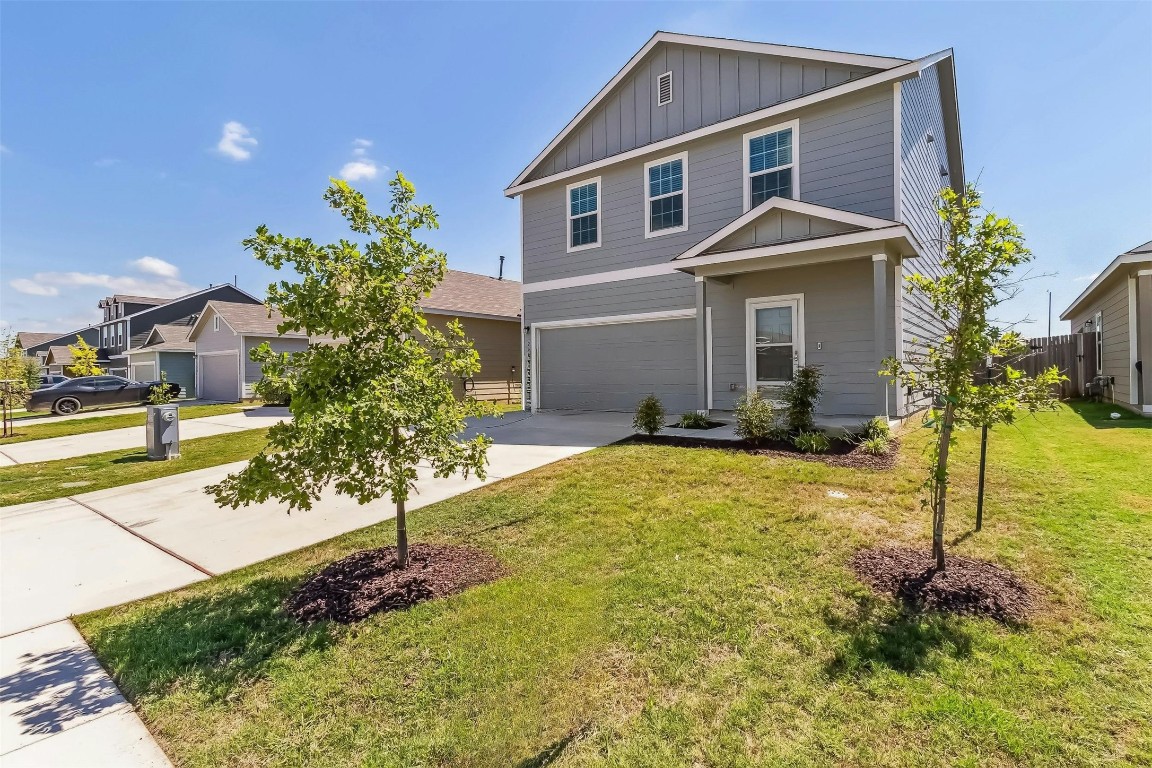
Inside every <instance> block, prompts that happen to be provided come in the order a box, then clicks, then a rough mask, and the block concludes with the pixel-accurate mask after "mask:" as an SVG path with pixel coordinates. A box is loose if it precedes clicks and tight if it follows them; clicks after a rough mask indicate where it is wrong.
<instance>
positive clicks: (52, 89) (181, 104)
mask: <svg viewBox="0 0 1152 768" xmlns="http://www.w3.org/2000/svg"><path fill="white" fill-rule="evenodd" d="M659 29H664V30H669V31H676V32H684V33H695V34H707V35H718V36H727V37H737V38H743V39H752V40H760V41H766V42H777V43H784V44H791V45H804V46H814V47H822V48H831V49H839V50H849V51H857V52H862V53H874V54H883V55H893V56H901V57H907V58H913V57H918V56H922V55H924V54H927V53H930V52H933V51H937V50H940V49H942V48H947V47H953V48H955V50H956V59H957V67H958V78H959V89H960V108H961V120H962V128H963V135H964V144H965V158H966V164H967V169H968V174H969V176H970V177H971V178H975V177H979V178H980V182H981V187H982V188H983V190H984V192H985V199H986V201H987V202H988V203H989V204H990V205H991V206H993V207H994V208H995V209H996V210H997V211H998V212H1000V213H1002V214H1006V215H1009V216H1011V217H1012V218H1014V219H1015V220H1016V221H1017V222H1018V223H1019V224H1020V225H1021V226H1022V227H1023V229H1024V231H1025V234H1026V235H1027V236H1028V241H1029V244H1030V245H1031V247H1032V249H1033V250H1034V251H1035V253H1036V256H1037V259H1036V262H1035V265H1034V271H1035V272H1036V273H1052V276H1050V277H1040V278H1037V279H1035V280H1033V281H1031V282H1029V283H1028V284H1027V286H1026V292H1025V294H1024V295H1023V296H1022V297H1021V298H1019V299H1017V300H1016V301H1014V302H1013V303H1012V304H1011V305H1010V306H1008V307H1007V308H1005V311H1004V312H1003V313H1002V315H1003V316H1004V317H1005V318H1006V319H1019V318H1021V317H1023V316H1025V315H1030V316H1032V317H1033V318H1036V319H1037V321H1038V322H1037V323H1035V324H1034V325H1033V326H1031V330H1032V331H1033V332H1034V333H1036V334H1037V335H1041V334H1043V333H1044V331H1045V328H1044V318H1045V316H1046V304H1047V293H1046V292H1047V291H1048V290H1049V289H1050V290H1052V292H1053V296H1054V310H1055V311H1054V314H1056V313H1058V312H1059V310H1060V309H1062V308H1063V307H1064V306H1065V305H1066V304H1067V303H1068V302H1069V301H1070V300H1071V299H1072V298H1074V297H1075V296H1076V295H1077V294H1078V293H1079V292H1080V290H1082V289H1083V288H1084V286H1086V285H1087V282H1088V280H1090V276H1091V275H1092V274H1093V273H1095V272H1096V271H1098V270H1099V269H1101V268H1102V267H1103V266H1104V265H1105V264H1107V262H1108V261H1109V260H1110V259H1111V258H1112V257H1113V256H1115V255H1116V254H1118V253H1121V252H1123V251H1125V250H1127V249H1129V248H1131V247H1132V246H1134V245H1137V244H1140V243H1142V242H1145V241H1147V240H1149V239H1152V142H1150V139H1152V52H1150V50H1152V46H1150V45H1149V40H1152V4H1150V3H1118V4H1108V3H1084V4H1076V3H1026V4H1003V5H997V4H991V3H963V4H943V3H941V4H931V3H918V4H910V3H902V4H885V3H847V4H843V3H802V4H801V3H796V4H793V3H757V4H697V3H671V2H663V3H655V4H639V3H637V4H625V3H615V4H599V5H589V4H562V3H538V4H528V3H520V4H483V3H456V4H448V5H434V4H428V3H425V4H419V5H416V4H411V5H407V4H385V3H362V4H353V3H325V4H319V3H317V4H310V3H257V4H243V3H153V4H119V3H81V4H67V3H12V2H8V3H4V4H3V8H2V24H0V106H2V110H3V121H2V123H0V143H2V144H3V149H2V150H0V322H5V323H8V324H10V325H12V326H15V327H16V328H17V329H18V330H61V331H66V330H70V329H71V328H74V327H76V326H78V325H81V324H84V323H87V322H90V321H92V320H93V319H96V318H97V316H98V314H97V310H96V301H97V300H98V299H99V298H100V297H101V296H104V295H107V294H109V293H113V292H122V293H132V292H140V293H146V294H150V293H169V294H175V293H179V292H182V291H183V290H185V289H186V288H190V287H196V288H199V287H204V286H206V285H207V284H208V283H219V282H224V281H230V280H232V279H233V275H236V276H238V279H239V284H240V286H241V287H242V288H246V289H248V290H249V291H251V292H253V293H257V294H261V295H262V294H263V289H264V287H265V286H266V285H267V283H268V282H269V281H270V280H271V279H272V278H273V277H274V273H272V272H271V271H270V270H268V269H266V268H264V267H263V266H262V265H260V264H259V263H257V262H255V261H254V259H252V257H251V256H250V255H249V254H247V253H246V252H244V251H243V250H242V249H241V247H240V245H239V243H240V241H241V240H242V239H243V238H244V237H246V236H248V235H249V234H250V233H251V232H252V231H253V230H254V229H255V227H256V226H257V225H258V224H261V223H264V224H267V225H268V226H269V227H271V228H272V229H273V230H275V231H282V232H286V233H289V234H299V235H309V236H312V237H314V238H317V239H332V238H336V237H339V236H341V235H342V234H344V230H343V229H342V228H341V227H340V221H339V220H338V219H337V218H336V217H335V215H334V214H333V213H331V212H329V211H328V210H327V209H326V208H325V207H324V205H323V203H322V201H321V199H320V198H321V194H322V193H323V189H324V187H325V185H326V183H327V179H328V177H329V176H333V175H339V174H341V172H344V173H347V174H349V176H350V177H358V178H357V179H356V181H355V182H354V183H355V184H356V185H357V186H358V187H359V188H361V189H362V190H363V191H364V192H365V193H366V194H367V195H368V197H369V200H370V202H373V203H375V204H376V205H377V206H380V207H383V206H384V205H385V204H386V202H387V195H386V192H387V187H386V183H387V180H388V178H390V177H391V175H392V173H393V172H394V171H395V170H396V169H400V170H403V171H404V173H405V174H406V175H407V176H408V177H409V178H410V179H412V180H413V182H414V183H415V184H416V186H417V188H418V190H419V194H420V196H421V198H422V199H423V200H425V201H427V202H431V203H432V204H433V205H434V206H435V207H436V209H437V210H438V211H439V213H440V215H441V225H442V229H441V230H440V231H439V232H437V233H435V234H434V235H433V236H432V237H430V238H429V240H430V241H431V242H432V243H434V244H435V245H436V246H437V247H439V248H441V249H443V250H445V251H446V252H447V253H448V258H449V264H450V266H452V267H454V268H457V269H465V270H470V271H476V272H485V273H489V274H495V271H496V268H497V261H498V257H499V256H500V255H501V254H503V255H505V256H507V257H508V262H507V266H506V270H507V271H506V274H508V275H511V276H513V277H518V276H519V273H520V263H519V235H518V231H517V228H518V211H517V205H518V204H517V203H516V202H513V201H511V200H508V199H506V198H504V196H503V194H502V190H503V188H504V186H505V185H506V184H507V183H508V182H509V181H510V180H511V179H512V178H513V177H515V175H516V174H517V173H518V172H519V171H520V170H521V169H522V168H523V167H524V166H525V165H526V164H527V163H528V162H529V161H530V160H531V159H532V158H533V157H534V156H535V154H536V153H537V152H538V151H539V149H541V148H542V147H543V146H544V145H545V144H546V143H547V142H548V141H549V140H550V139H551V138H552V137H553V136H554V135H555V134H556V133H557V132H558V131H559V130H560V129H561V128H562V127H563V126H564V125H565V124H566V123H567V121H568V120H569V119H570V118H571V117H572V116H573V115H574V114H575V113H576V112H577V111H579V109H580V108H581V107H582V106H583V105H584V104H585V103H586V102H587V101H588V100H589V99H590V98H591V97H592V96H593V95H594V94H595V93H596V91H597V90H598V89H599V88H600V87H601V86H602V85H603V84H604V83H605V82H606V81H607V80H609V79H610V78H611V77H612V75H613V74H614V73H615V72H616V70H618V69H619V68H620V66H622V65H623V64H624V62H625V61H627V59H628V58H629V57H630V56H631V55H632V54H633V53H634V52H635V51H636V50H637V49H638V48H640V46H641V45H643V44H644V42H645V41H646V40H647V39H648V37H649V36H651V35H652V33H653V32H655V31H656V30H659ZM350 164H352V165H351V166H350ZM371 169H375V177H373V178H369V177H368V176H369V175H370V174H371ZM1065 325H1066V324H1060V323H1056V324H1055V325H1054V329H1056V328H1059V329H1063V328H1064V327H1065Z"/></svg>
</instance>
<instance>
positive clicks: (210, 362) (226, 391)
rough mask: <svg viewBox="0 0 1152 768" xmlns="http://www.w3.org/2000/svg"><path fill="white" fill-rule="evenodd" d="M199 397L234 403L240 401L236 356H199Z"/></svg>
mask: <svg viewBox="0 0 1152 768" xmlns="http://www.w3.org/2000/svg"><path fill="white" fill-rule="evenodd" d="M197 364H198V365H199V366H200V389H199V397H200V398H201V399H204V400H223V401H225V402H235V401H237V400H239V399H240V389H239V387H240V373H239V368H238V366H237V362H236V355H200V356H199V360H198V361H197Z"/></svg>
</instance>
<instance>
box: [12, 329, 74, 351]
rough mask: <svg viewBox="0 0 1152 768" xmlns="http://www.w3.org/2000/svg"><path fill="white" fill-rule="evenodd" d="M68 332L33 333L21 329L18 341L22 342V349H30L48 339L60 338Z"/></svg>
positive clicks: (18, 333) (17, 336)
mask: <svg viewBox="0 0 1152 768" xmlns="http://www.w3.org/2000/svg"><path fill="white" fill-rule="evenodd" d="M66 334H67V332H65V333H33V332H31V331H19V332H17V334H16V341H18V342H19V343H20V348H21V349H28V348H29V347H34V346H36V345H37V344H43V343H44V342H46V341H52V340H53V339H58V338H60V337H61V336H64V335H66Z"/></svg>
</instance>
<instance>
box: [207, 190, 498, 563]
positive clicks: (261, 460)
mask: <svg viewBox="0 0 1152 768" xmlns="http://www.w3.org/2000/svg"><path fill="white" fill-rule="evenodd" d="M390 186H391V188H392V208H391V215H390V216H380V215H377V214H374V213H372V212H371V211H369V210H368V206H367V204H366V203H365V200H364V197H363V195H361V194H360V193H359V192H357V191H356V190H354V189H352V188H351V187H350V186H349V185H348V184H347V183H346V182H344V181H337V180H335V179H333V180H332V184H331V186H329V187H328V190H327V192H326V193H325V195H324V199H325V200H326V201H327V202H328V204H329V205H330V206H331V207H332V208H335V209H336V210H337V211H339V212H340V214H341V215H342V216H343V217H344V218H345V219H346V220H347V221H348V225H349V227H350V228H351V229H352V231H353V232H355V233H356V234H357V235H363V236H367V237H369V238H370V239H369V241H368V242H367V243H366V244H364V245H363V246H361V245H360V244H359V243H356V242H352V241H349V240H341V241H339V242H337V243H332V244H330V245H317V244H315V243H313V242H312V241H311V240H309V239H307V238H294V237H287V236H285V235H274V234H270V233H269V232H268V229H267V227H264V226H261V227H260V228H259V229H257V230H256V236H255V237H251V238H248V239H247V240H245V241H244V246H245V247H246V248H250V249H251V250H252V251H253V253H254V254H255V256H256V258H257V259H259V260H260V261H262V262H264V263H265V264H268V265H269V266H271V267H273V268H274V269H280V268H282V267H283V266H284V265H286V264H287V265H291V266H292V267H294V268H295V269H296V271H297V272H298V273H299V275H300V280H299V282H288V281H281V282H280V283H278V284H277V283H274V284H272V285H270V286H269V287H268V301H267V303H268V305H269V306H270V307H274V308H276V309H278V310H280V312H282V313H283V315H284V322H283V323H281V324H280V326H279V327H278V330H279V331H280V332H281V333H286V332H289V331H296V332H300V331H304V332H305V333H307V334H308V335H309V336H310V337H312V338H314V339H315V338H317V337H330V338H331V339H333V340H334V341H333V342H332V343H326V342H325V341H319V342H314V343H312V344H310V345H309V346H308V348H307V350H306V351H304V352H297V353H292V354H291V355H289V357H288V358H287V359H285V358H283V357H277V356H276V355H275V353H273V352H272V351H271V350H270V349H268V350H264V351H263V352H262V354H261V356H262V357H266V358H268V360H267V362H269V363H270V364H271V366H270V367H271V368H273V369H274V370H273V371H272V373H274V374H275V375H276V376H281V377H288V378H291V379H292V382H291V391H292V400H291V405H290V407H291V411H292V417H293V418H292V420H291V421H288V422H283V423H280V424H277V425H276V426H274V427H272V428H271V429H270V430H269V433H268V445H267V447H266V448H265V450H264V451H263V452H262V453H261V454H260V455H258V456H256V457H255V458H253V459H252V460H251V461H250V462H248V466H247V467H245V468H244V469H243V470H242V471H241V472H239V473H237V474H232V475H229V476H228V477H227V478H225V479H224V481H223V482H221V483H219V484H218V485H214V486H210V487H209V488H207V489H206V490H207V491H208V492H209V493H211V494H213V495H214V497H215V499H216V501H217V503H219V504H221V505H228V506H230V507H232V508H233V509H235V508H236V507H238V506H240V505H247V504H249V503H252V502H260V501H265V500H267V499H270V498H275V499H278V500H280V501H285V502H287V503H288V508H289V511H291V510H294V509H310V508H311V506H312V503H313V502H314V501H315V500H316V499H317V498H318V497H319V496H320V493H321V491H322V490H323V489H324V488H325V487H326V486H328V485H330V484H331V485H332V486H333V487H334V488H335V489H336V491H337V492H339V493H342V494H346V495H348V496H352V497H354V498H355V499H356V500H357V501H358V502H360V503H361V504H366V503H368V502H370V501H373V500H374V499H378V498H381V497H382V496H384V495H385V494H390V495H391V497H392V500H393V502H394V503H395V504H396V541H397V564H398V566H399V567H400V568H404V567H406V566H407V563H408V534H407V526H406V522H405V513H404V512H405V510H404V504H405V502H406V501H407V499H408V495H409V493H410V492H411V490H412V489H413V487H414V483H415V481H416V466H417V463H418V462H420V461H427V462H428V463H429V464H430V465H431V467H432V470H433V473H434V475H435V476H436V477H447V476H449V475H452V474H454V473H456V472H462V473H464V475H465V476H467V475H468V474H469V473H471V472H475V473H476V475H477V476H478V477H480V478H483V477H484V476H485V463H486V453H487V448H488V445H489V443H490V442H491V441H490V440H489V439H488V438H487V437H486V436H484V435H480V436H477V437H475V438H472V439H471V440H468V441H462V440H458V439H456V436H458V435H459V434H460V433H461V432H462V431H463V430H464V428H465V418H467V417H469V416H483V415H486V414H489V413H493V412H494V408H493V407H492V406H490V405H488V404H486V403H481V402H478V401H476V400H474V399H472V398H471V397H465V399H464V400H457V399H456V398H455V396H454V395H453V393H452V382H453V381H454V380H455V379H457V378H459V377H466V376H473V375H475V374H476V373H477V372H478V371H479V368H480V357H479V355H478V354H477V353H476V350H475V349H474V348H473V346H472V343H471V342H470V341H469V340H468V339H467V338H466V337H465V335H464V331H463V329H462V328H461V326H460V324H459V323H457V322H453V323H451V324H450V325H449V327H448V328H447V330H446V331H440V330H437V329H436V328H435V327H433V326H432V325H430V324H429V323H428V322H427V321H426V320H425V318H424V315H423V313H422V312H421V311H420V307H419V302H420V301H421V300H422V299H423V298H424V297H426V296H427V295H428V294H429V293H431V291H432V289H433V288H435V287H436V285H437V284H438V283H440V281H441V280H443V279H444V274H445V270H446V268H447V262H446V260H445V256H444V254H443V253H441V252H439V251H436V250H433V249H432V248H430V247H429V246H427V245H426V244H424V243H422V242H419V241H418V240H417V239H416V237H415V235H416V233H417V232H418V231H419V230H421V229H434V228H436V227H437V226H438V223H437V218H436V214H435V212H434V211H433V210H432V208H431V206H428V205H417V204H416V203H415V197H416V190H415V188H414V187H413V186H412V184H411V183H409V182H408V180H407V179H405V178H404V176H403V175H402V174H399V173H397V174H396V178H395V179H394V180H393V181H392V182H391V183H390ZM277 361H278V362H277Z"/></svg>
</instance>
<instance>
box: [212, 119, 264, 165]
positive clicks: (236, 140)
mask: <svg viewBox="0 0 1152 768" xmlns="http://www.w3.org/2000/svg"><path fill="white" fill-rule="evenodd" d="M258 143H259V142H257V141H256V139H255V138H253V136H252V135H251V133H250V132H249V130H248V129H247V128H245V127H244V124H243V123H238V122H236V121H235V120H231V121H229V122H227V123H224V132H223V134H222V135H221V136H220V141H219V143H217V144H216V151H217V152H219V153H220V154H222V155H225V156H227V157H230V158H232V159H233V160H247V159H248V158H250V157H252V150H251V149H249V147H255V146H256V145H257V144H258Z"/></svg>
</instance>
